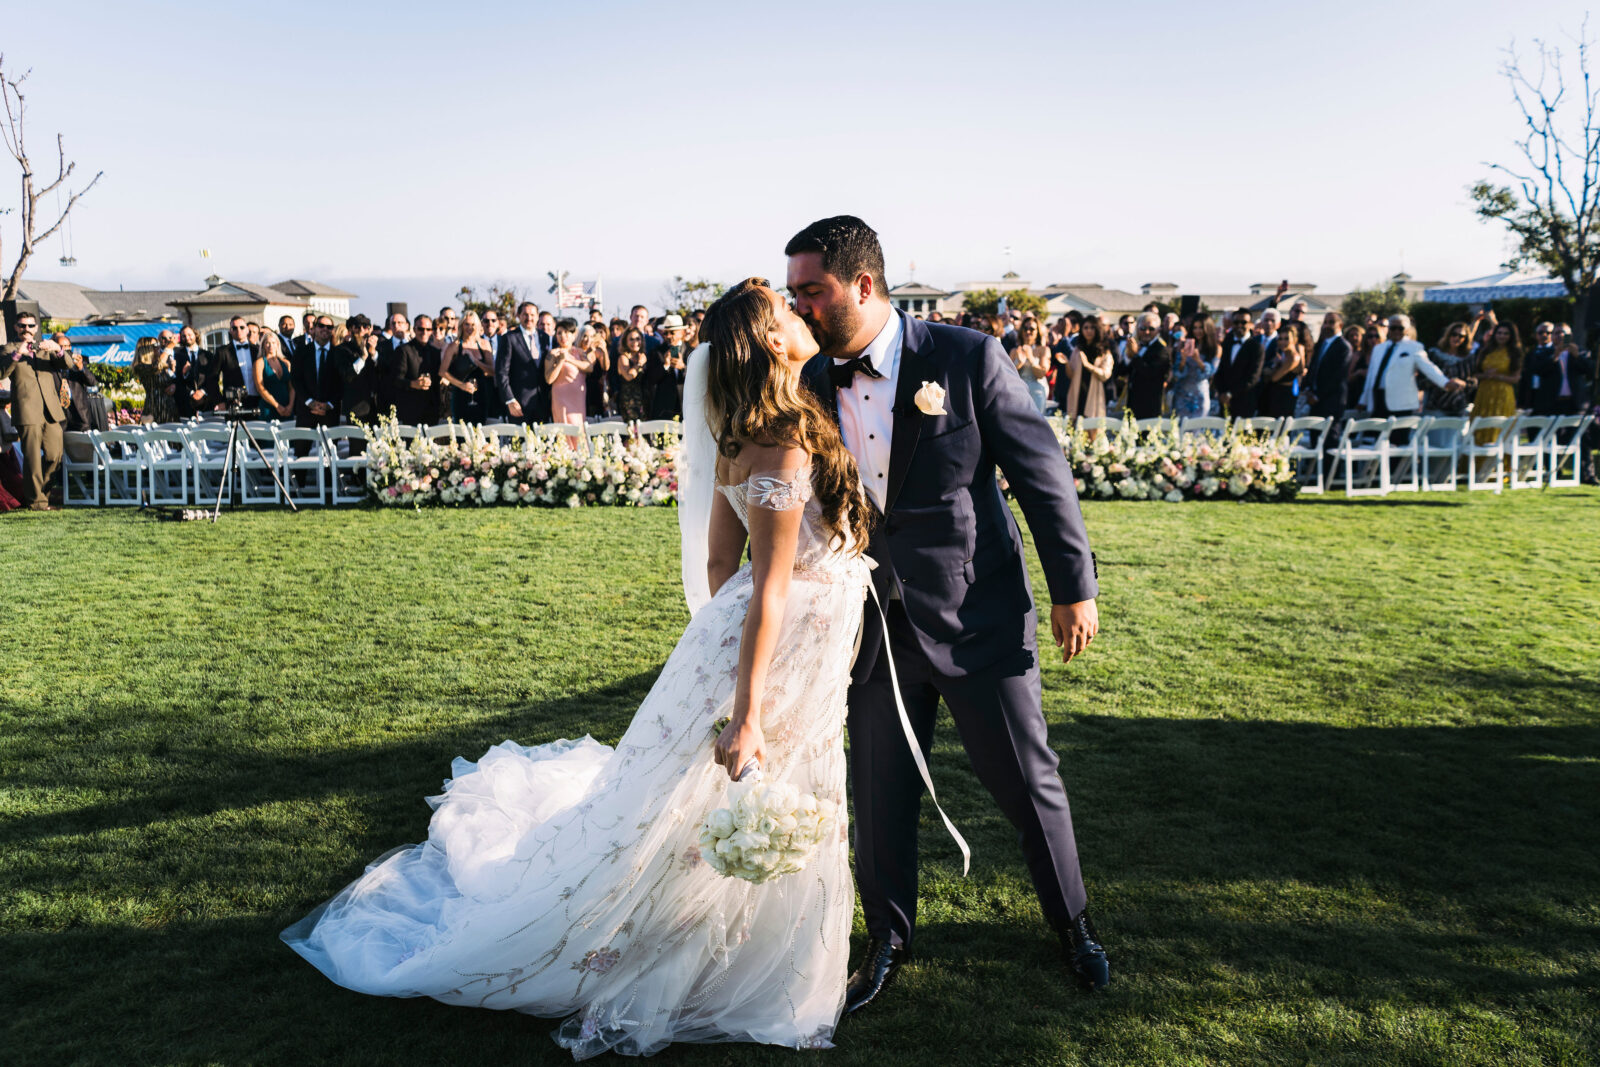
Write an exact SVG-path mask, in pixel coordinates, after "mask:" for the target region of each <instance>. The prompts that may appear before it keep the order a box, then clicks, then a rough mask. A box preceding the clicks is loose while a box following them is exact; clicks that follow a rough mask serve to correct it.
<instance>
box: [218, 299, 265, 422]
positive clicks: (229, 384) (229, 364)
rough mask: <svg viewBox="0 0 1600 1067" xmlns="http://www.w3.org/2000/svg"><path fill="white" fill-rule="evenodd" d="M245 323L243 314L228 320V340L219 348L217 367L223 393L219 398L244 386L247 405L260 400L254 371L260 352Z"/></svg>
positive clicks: (251, 405) (245, 403)
mask: <svg viewBox="0 0 1600 1067" xmlns="http://www.w3.org/2000/svg"><path fill="white" fill-rule="evenodd" d="M246 325H247V323H246V322H245V320H244V316H243V315H235V316H234V317H233V318H232V320H230V321H229V323H228V340H226V341H224V342H223V343H222V346H221V347H220V348H218V349H217V351H216V356H217V359H216V368H217V373H218V377H219V378H220V380H221V383H222V393H223V395H222V396H221V397H219V398H218V399H219V400H222V401H225V400H226V399H227V393H228V390H230V389H234V390H237V389H243V390H244V393H243V394H242V395H243V396H244V398H245V399H244V406H245V407H255V406H257V405H258V404H260V402H261V398H260V395H259V394H258V393H257V392H256V375H255V369H256V360H257V359H258V358H259V357H260V352H259V351H258V350H257V348H256V346H255V345H253V344H251V343H250V339H249V338H248V337H246V336H245V327H246Z"/></svg>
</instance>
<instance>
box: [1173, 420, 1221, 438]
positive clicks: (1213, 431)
mask: <svg viewBox="0 0 1600 1067" xmlns="http://www.w3.org/2000/svg"><path fill="white" fill-rule="evenodd" d="M1178 428H1179V430H1180V431H1181V432H1183V433H1192V434H1204V435H1205V436H1207V437H1221V436H1222V435H1223V434H1225V433H1227V432H1228V420H1227V419H1218V418H1214V417H1212V416H1210V415H1192V416H1190V417H1189V418H1187V419H1184V420H1182V421H1181V422H1179V423H1178Z"/></svg>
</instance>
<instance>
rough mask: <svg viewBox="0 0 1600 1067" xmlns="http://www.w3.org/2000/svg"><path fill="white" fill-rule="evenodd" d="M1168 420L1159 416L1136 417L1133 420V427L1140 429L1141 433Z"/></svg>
mask: <svg viewBox="0 0 1600 1067" xmlns="http://www.w3.org/2000/svg"><path fill="white" fill-rule="evenodd" d="M1166 421H1167V420H1166V419H1163V418H1161V417H1159V416H1157V417H1156V418H1153V419H1135V420H1134V422H1133V428H1134V429H1135V430H1138V431H1139V432H1140V433H1148V432H1149V431H1151V430H1153V429H1155V428H1156V427H1157V426H1160V425H1161V424H1162V423H1163V422H1166Z"/></svg>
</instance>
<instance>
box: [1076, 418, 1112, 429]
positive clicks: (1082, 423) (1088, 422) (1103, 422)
mask: <svg viewBox="0 0 1600 1067" xmlns="http://www.w3.org/2000/svg"><path fill="white" fill-rule="evenodd" d="M1112 421H1113V420H1111V419H1108V418H1106V417H1105V416H1104V415H1091V416H1080V417H1079V419H1078V421H1077V422H1076V423H1074V424H1073V425H1075V426H1076V427H1077V428H1078V429H1080V430H1082V431H1084V432H1085V433H1087V432H1088V431H1090V430H1104V429H1105V428H1106V426H1107V425H1108V424H1109V423H1111V422H1112Z"/></svg>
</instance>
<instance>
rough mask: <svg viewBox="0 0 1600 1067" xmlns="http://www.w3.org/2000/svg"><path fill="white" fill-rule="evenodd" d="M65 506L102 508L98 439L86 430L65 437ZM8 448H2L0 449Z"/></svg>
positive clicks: (62, 499) (62, 471) (62, 453)
mask: <svg viewBox="0 0 1600 1067" xmlns="http://www.w3.org/2000/svg"><path fill="white" fill-rule="evenodd" d="M61 444H62V447H61V502H62V503H63V504H65V505H66V506H67V507H69V508H70V507H73V506H75V505H78V504H88V505H89V506H90V507H99V505H100V454H99V453H98V452H97V451H96V450H95V447H94V437H93V436H92V435H91V434H89V433H87V432H86V431H84V430H68V431H67V432H66V433H64V434H62V435H61ZM7 447H9V446H8V445H5V444H0V448H7Z"/></svg>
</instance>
